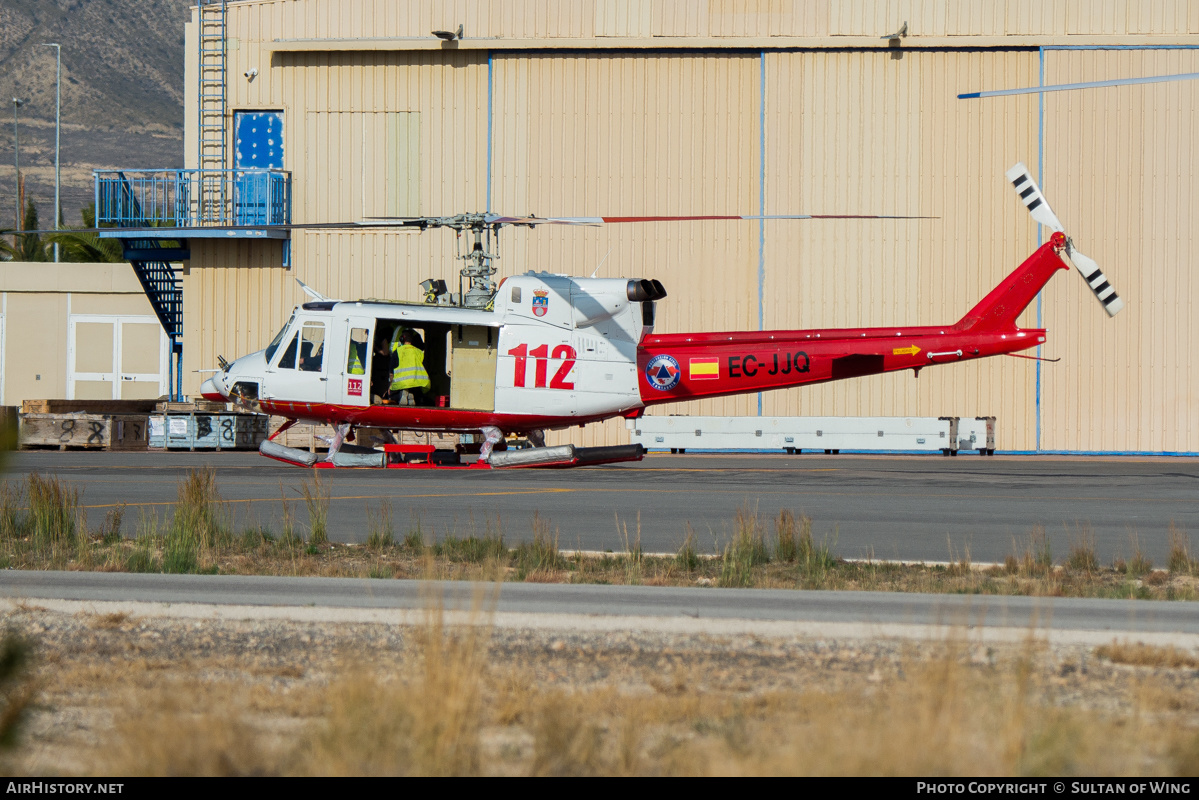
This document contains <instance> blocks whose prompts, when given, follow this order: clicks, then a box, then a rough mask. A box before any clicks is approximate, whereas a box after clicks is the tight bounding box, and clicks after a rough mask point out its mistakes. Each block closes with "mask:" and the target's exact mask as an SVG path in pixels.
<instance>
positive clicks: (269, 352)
mask: <svg viewBox="0 0 1199 800" xmlns="http://www.w3.org/2000/svg"><path fill="white" fill-rule="evenodd" d="M295 318H296V312H295V311H292V312H291V318H290V319H288V320H287V324H286V325H284V326H283V327H282V328H280V329H279V332H278V333H276V334H275V338H274V339H271V343H270V344H268V345H267V346H266V363H268V364H269V363H271V358H272V357H273V356H274V355H275V351H276V350H278V349H279V342H281V341H283V334H285V333H287V329H288V328H290V327H291V323H292V320H294V319H295Z"/></svg>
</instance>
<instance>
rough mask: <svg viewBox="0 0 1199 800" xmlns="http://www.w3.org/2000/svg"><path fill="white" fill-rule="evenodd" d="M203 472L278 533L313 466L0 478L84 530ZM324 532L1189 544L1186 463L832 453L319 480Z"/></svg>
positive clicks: (1159, 550) (251, 461)
mask: <svg viewBox="0 0 1199 800" xmlns="http://www.w3.org/2000/svg"><path fill="white" fill-rule="evenodd" d="M203 465H212V466H213V467H215V468H216V470H217V476H218V485H219V488H220V491H221V494H222V495H223V497H224V498H225V499H226V500H227V501H228V502H229V505H230V508H231V510H232V511H233V513H234V515H235V522H236V525H237V526H238V527H239V528H240V527H244V526H246V525H250V524H257V525H265V526H268V527H273V528H274V529H276V530H277V529H278V528H279V524H280V523H279V521H280V519H281V516H282V505H281V500H280V498H281V497H286V499H287V501H288V503H289V504H290V506H291V508H292V513H293V514H294V515H295V517H296V519H297V520H298V522H299V526H300V527H301V528H302V527H303V525H304V524H305V522H306V520H307V518H308V517H307V511H306V510H305V507H304V501H303V498H302V496H301V494H300V487H301V486H302V484H303V483H304V482H305V481H310V480H311V479H312V476H313V472H312V471H309V470H303V469H300V468H295V467H288V466H285V465H283V464H279V463H277V462H274V461H270V460H268V459H265V458H263V457H261V456H259V455H258V454H256V453H207V454H204V453H103V452H78V451H76V452H61V453H60V452H25V453H17V454H14V455H13V456H12V457H11V458H10V459H9V462H8V463H7V465H6V470H5V471H6V473H7V475H8V478H9V480H13V479H21V478H23V476H24V475H26V474H27V473H29V472H33V471H37V472H40V473H42V474H55V475H57V476H59V477H60V478H61V479H63V480H65V481H67V482H69V483H70V484H72V485H74V486H76V487H78V489H79V490H80V493H81V502H82V504H83V505H84V506H85V507H86V509H87V513H88V518H89V523H90V524H91V525H92V526H96V525H98V524H99V522H100V520H101V519H102V518H103V515H104V514H105V513H107V512H108V511H109V510H110V509H111V508H113V507H114V506H115V505H117V504H119V503H127V504H129V506H130V508H129V511H128V513H127V514H126V522H125V526H124V531H125V532H126V533H127V534H129V535H132V534H134V533H136V528H137V522H138V515H139V513H140V514H151V513H156V514H159V515H166V514H169V513H170V510H171V506H172V505H173V503H174V501H175V498H176V493H177V489H178V484H179V481H180V479H181V478H182V477H183V476H185V475H186V474H187V472H188V470H190V469H193V468H196V467H199V466H203ZM321 478H322V479H323V480H325V481H327V482H328V486H329V489H330V492H331V496H332V502H331V505H330V509H329V529H330V537H331V538H332V539H334V540H336V541H355V542H360V541H364V540H365V539H366V537H367V534H368V524H369V523H368V511H369V512H371V513H377V512H378V510H379V508H380V506H381V505H383V504H388V505H390V508H391V515H392V519H393V520H394V525H395V530H396V534H397V536H402V535H403V534H404V533H405V532H406V531H408V530H409V529H412V528H414V527H415V526H416V525H417V524H419V526H420V529H421V531H422V533H423V534H424V536H425V537H426V539H429V538H432V537H434V536H436V537H441V536H444V535H446V534H453V535H457V536H466V535H469V534H471V533H472V532H473V533H477V534H481V533H484V532H486V531H487V530H489V529H490V530H496V529H499V530H502V531H503V534H504V536H505V539H506V540H507V541H510V542H516V541H519V540H521V539H526V538H530V537H531V536H532V530H533V519H534V515H536V516H537V517H539V518H540V519H541V520H544V521H545V522H547V523H548V524H549V525H550V526H551V527H552V529H554V530H557V531H558V534H559V541H560V545H561V546H562V547H563V548H564V549H574V548H579V549H584V550H607V549H611V550H615V551H619V550H621V549H623V546H624V545H623V536H624V533H625V531H626V530H627V533H628V536H629V538H630V539H633V540H635V539H636V537H637V535H638V531H640V538H641V546H642V548H643V549H644V550H645V551H647V552H667V551H673V550H675V549H676V548H677V547H678V545H679V544H680V543H681V542H682V540H683V536H684V523H686V522H690V523H691V525H692V526H693V527H694V528H695V530H696V532H697V534H698V536H699V543H700V546H701V548H702V549H705V550H709V551H710V550H712V549H714V548H721V547H723V544H724V542H726V541H727V539H728V538H729V536H730V535H731V533H732V531H733V529H734V519H735V517H736V514H737V511H738V509H739V508H749V509H753V510H756V511H757V513H758V514H759V515H761V516H763V517H766V518H771V517H773V516H774V515H775V514H776V513H777V512H778V511H779V510H780V509H791V510H793V511H794V512H796V513H797V514H798V513H806V514H808V515H809V516H811V517H812V519H813V520H814V530H815V533H816V535H817V538H820V537H828V538H829V540H830V541H832V542H833V543H834V550H835V552H836V553H837V554H839V555H841V556H844V557H849V558H854V557H865V556H871V555H873V556H874V557H876V558H886V559H900V560H926V561H945V560H951V559H954V560H956V559H959V558H961V557H962V556H963V555H964V554H966V553H967V552H968V553H969V556H970V557H971V558H972V559H973V560H974V561H976V562H979V561H1002V560H1003V558H1004V556H1005V555H1007V554H1009V553H1011V552H1013V550H1014V549H1020V548H1022V547H1023V546H1024V543H1025V542H1026V541H1027V540H1028V537H1029V532H1030V530H1031V529H1032V528H1033V526H1037V525H1041V526H1044V528H1045V530H1046V531H1047V533H1048V535H1049V539H1050V542H1051V545H1052V549H1053V553H1054V555H1055V557H1056V558H1061V557H1063V556H1065V554H1066V553H1067V552H1068V550H1069V545H1070V541H1071V539H1072V537H1076V536H1077V535H1078V531H1079V530H1081V529H1082V528H1085V527H1089V528H1090V529H1091V530H1093V532H1094V535H1095V539H1096V541H1097V544H1098V551H1099V557H1100V559H1101V560H1102V561H1104V562H1109V561H1111V560H1112V559H1113V558H1115V557H1117V556H1125V557H1127V556H1129V555H1131V553H1132V550H1133V547H1134V545H1133V543H1132V539H1133V537H1135V538H1136V539H1137V540H1138V541H1139V546H1140V547H1141V549H1142V550H1143V551H1144V552H1145V553H1146V554H1147V555H1148V556H1149V557H1150V558H1151V559H1152V560H1153V561H1154V563H1155V564H1158V565H1164V563H1165V560H1166V555H1167V552H1168V529H1169V526H1170V524H1171V523H1174V524H1175V525H1177V526H1178V527H1179V528H1181V529H1183V530H1185V531H1190V532H1199V459H1189V458H1098V457H1077V458H1065V457H1047V456H1040V457H1014V456H1009V457H1004V456H995V457H992V458H982V457H978V456H960V457H958V458H944V457H941V456H848V455H845V456H829V455H801V456H786V455H781V454H778V455H775V454H771V455H727V456H725V455H721V456H716V455H676V456H671V455H654V456H649V457H647V458H646V459H645V460H644V461H643V462H640V463H637V464H623V465H612V466H605V467H594V468H585V469H574V470H509V471H499V470H496V471H484V470H478V471H474V470H472V471H469V472H468V471H458V472H447V471H431V470H411V471H401V470H340V471H334V470H330V471H324V472H322V474H321Z"/></svg>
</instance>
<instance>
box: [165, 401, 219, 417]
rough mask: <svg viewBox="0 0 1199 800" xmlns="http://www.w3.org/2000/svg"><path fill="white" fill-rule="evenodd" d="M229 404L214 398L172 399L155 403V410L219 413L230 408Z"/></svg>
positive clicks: (184, 412) (172, 412)
mask: <svg viewBox="0 0 1199 800" xmlns="http://www.w3.org/2000/svg"><path fill="white" fill-rule="evenodd" d="M229 406H230V404H229V403H217V402H214V401H212V400H189V401H187V402H186V403H177V402H175V401H173V400H171V401H163V402H161V403H155V405H154V409H153V410H154V411H157V412H158V413H159V414H191V413H193V412H195V413H198V414H218V413H220V412H222V411H227V410H229Z"/></svg>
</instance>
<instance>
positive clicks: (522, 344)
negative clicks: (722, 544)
mask: <svg viewBox="0 0 1199 800" xmlns="http://www.w3.org/2000/svg"><path fill="white" fill-rule="evenodd" d="M1006 175H1007V179H1008V180H1009V181H1011V182H1012V184H1013V186H1014V188H1015V190H1016V192H1017V194H1018V195H1019V197H1020V198H1021V200H1022V201H1023V202H1024V204H1025V206H1026V207H1027V208H1028V210H1029V212H1030V213H1031V215H1032V216H1033V218H1034V219H1035V220H1036V221H1037V222H1039V223H1041V224H1043V225H1046V226H1047V227H1048V228H1050V229H1051V230H1052V231H1053V234H1052V235H1051V236H1050V238H1049V240H1048V241H1047V242H1046V243H1045V244H1043V245H1041V246H1040V247H1039V248H1038V249H1037V250H1036V251H1035V252H1033V253H1032V254H1031V255H1030V256H1029V257H1028V258H1027V259H1026V260H1025V261H1024V262H1023V263H1022V264H1021V265H1020V266H1019V267H1017V268H1016V269H1015V270H1014V271H1013V272H1011V274H1009V275H1008V276H1007V277H1006V278H1005V279H1003V280H1002V281H1001V282H1000V283H999V284H998V285H997V286H996V287H995V288H994V289H993V290H992V291H991V292H990V293H988V294H987V295H986V296H985V297H984V298H983V299H982V300H980V301H979V302H978V303H977V304H976V305H975V306H974V307H973V308H971V309H970V310H969V311H968V312H967V313H966V314H965V315H964V316H963V317H962V318H961V319H960V320H958V321H957V322H955V323H952V324H948V325H934V326H921V327H908V326H903V327H875V328H842V329H813V330H776V331H732V332H706V333H657V332H655V330H654V323H655V303H656V302H657V301H659V300H661V299H662V298H664V297H666V289H665V287H664V286H663V285H662V284H661V283H660V282H659V281H657V280H654V279H650V278H632V279H629V278H619V279H617V278H596V277H571V276H567V275H559V274H551V273H548V272H528V273H525V274H522V275H513V276H509V277H506V278H504V279H502V280H500V281H499V282H498V283H497V282H496V281H495V280H494V276H495V273H496V267H495V265H494V259H495V257H496V256H495V252H494V250H495V248H497V247H498V240H499V234H500V231H501V229H502V228H504V227H506V226H510V225H520V226H530V227H531V226H538V225H599V224H607V223H613V222H637V221H648V220H666V219H670V220H676V219H763V218H767V219H815V218H819V217H817V216H816V215H812V216H800V215H795V216H786V217H729V216H719V217H713V216H707V217H548V218H543V217H510V216H500V215H493V214H461V215H457V216H453V217H420V218H402V219H367V220H363V221H362V222H361V223H358V224H361V225H363V226H371V227H380V226H399V227H414V228H417V229H419V230H421V231H424V230H427V229H432V228H449V229H452V230H454V231H455V232H456V234H457V238H458V242H459V248H460V249H459V253H458V257H459V258H460V259H461V260H462V261H463V263H464V266H463V267H462V269H461V272H460V278H459V287H458V288H459V291H458V292H456V293H451V292H450V291H449V287H448V286H447V284H446V282H445V281H444V280H434V279H430V280H427V281H425V282H424V283H422V284H421V287H422V288H423V289H424V290H425V293H426V294H425V298H424V302H418V303H414V302H398V301H381V300H354V301H344V300H337V299H332V298H328V297H325V296H324V295H322V294H320V293H319V292H317V291H316V290H314V289H312V288H311V287H308V286H305V285H304V284H303V283H301V284H300V286H301V288H302V289H303V290H304V291H305V292H306V293H307V294H308V296H309V297H310V298H311V299H310V301H309V302H305V303H303V304H302V305H300V306H297V307H296V308H295V309H294V311H293V312H292V314H291V318H290V319H289V320H288V322H287V323H286V324H285V325H284V326H283V328H282V329H281V330H280V331H279V333H278V334H277V335H276V336H275V337H274V339H273V340H272V341H271V343H270V344H269V345H268V346H267V347H266V348H265V349H263V350H260V351H258V352H256V353H251V354H249V355H245V356H242V357H240V358H237V359H236V360H234V361H232V362H227V361H226V360H225V359H224V358H222V357H218V360H219V363H220V365H221V368H220V370H218V371H217V372H216V374H214V375H213V376H212V377H210V378H208V379H207V380H206V381H205V382H204V383H203V386H202V387H201V394H202V395H203V396H204V397H205V398H206V399H208V400H213V401H220V402H233V403H235V404H237V405H239V406H242V407H245V408H249V409H251V410H254V411H259V412H262V413H268V414H272V415H277V416H281V417H283V418H284V419H285V420H286V421H285V422H284V424H283V425H282V426H281V427H280V428H279V429H278V430H277V431H276V432H275V434H273V435H272V436H271V437H270V439H268V440H267V441H265V442H264V443H263V445H262V447H261V448H260V452H261V453H262V454H263V455H265V456H267V457H270V458H273V459H276V460H279V461H283V462H286V463H292V464H298V465H302V466H310V467H321V468H329V467H413V466H419V467H438V466H440V467H446V468H465V469H472V468H473V469H481V468H488V469H490V468H501V467H530V466H551V467H563V466H578V465H582V464H598V463H614V462H620V461H635V460H640V459H641V457H642V456H643V455H644V450H643V449H642V447H641V446H640V445H624V446H614V447H591V448H581V447H574V446H573V445H563V446H559V447H545V446H544V435H543V432H544V431H545V430H546V429H562V428H568V427H572V426H576V425H579V426H582V425H586V424H588V423H591V422H597V421H600V420H605V419H610V418H614V417H624V418H626V419H636V418H638V417H639V416H641V415H642V414H643V413H644V412H645V410H646V409H647V408H648V407H650V406H654V405H658V404H661V403H668V402H679V401H686V400H695V399H700V398H711V397H720V396H725V395H735V394H743V393H757V392H763V391H768V390H772V389H783V388H789V387H794V386H803V385H807V384H813V383H822V382H828V381H836V380H843V379H847V378H856V377H862V376H866V375H874V374H879V373H884V372H895V371H899V370H912V371H913V373H915V374H919V372H920V370H922V369H924V368H926V367H930V366H936V365H941V364H954V363H960V362H963V361H969V360H972V359H977V358H986V357H989V356H996V355H1003V354H1015V353H1017V352H1018V351H1021V350H1026V349H1029V348H1033V347H1036V346H1038V345H1040V344H1043V343H1044V342H1045V336H1046V331H1045V330H1044V329H1022V328H1020V327H1018V325H1017V324H1016V321H1017V319H1018V317H1019V315H1020V313H1021V312H1022V311H1023V310H1024V309H1025V308H1026V307H1027V306H1028V305H1029V304H1030V303H1031V302H1032V300H1033V299H1034V298H1035V297H1036V296H1037V294H1038V293H1039V292H1040V291H1041V289H1042V287H1044V286H1045V284H1046V283H1047V282H1048V281H1049V280H1050V278H1051V277H1052V276H1053V275H1054V273H1055V272H1057V271H1058V270H1059V269H1060V270H1067V269H1069V267H1070V266H1071V265H1072V266H1074V267H1075V268H1076V269H1078V271H1079V272H1080V273H1081V274H1082V276H1083V278H1084V280H1086V282H1087V284H1088V286H1090V288H1091V290H1092V292H1093V293H1094V294H1095V296H1096V298H1097V299H1098V300H1099V302H1100V304H1101V305H1102V306H1103V307H1104V309H1105V310H1106V312H1107V313H1108V315H1109V316H1114V315H1115V314H1116V313H1117V312H1119V311H1120V309H1121V308H1123V306H1124V301H1123V299H1121V298H1120V297H1119V295H1118V294H1117V293H1116V291H1115V289H1114V288H1113V287H1112V286H1111V284H1110V283H1109V281H1108V280H1107V278H1106V276H1105V275H1104V273H1103V271H1102V270H1101V269H1100V268H1099V266H1098V264H1096V263H1095V262H1094V261H1093V260H1092V259H1090V258H1088V257H1087V256H1085V255H1084V254H1082V253H1080V252H1079V251H1078V250H1077V249H1076V248H1075V246H1074V243H1073V242H1072V241H1071V239H1070V238H1068V237H1067V236H1066V234H1065V229H1064V227H1063V226H1062V224H1061V221H1060V220H1059V219H1058V217H1057V216H1056V215H1055V214H1054V213H1053V211H1052V209H1051V208H1050V206H1049V203H1048V201H1047V200H1046V199H1045V197H1044V195H1043V194H1042V193H1041V190H1040V188H1039V187H1038V186H1037V184H1036V182H1035V181H1034V180H1033V179H1032V176H1031V175H1030V174H1029V171H1028V169H1027V167H1025V165H1024V164H1022V163H1021V164H1016V165H1015V166H1014V167H1012V168H1011V169H1010V170H1008V172H1007V173H1006ZM855 216H858V215H855ZM839 218H843V217H840V216H839ZM859 218H877V217H865V216H864V215H863V216H860V217H859ZM891 218H894V217H891ZM296 227H299V226H296ZM464 235H465V236H466V237H467V238H468V239H469V240H470V242H471V246H470V249H469V250H468V251H467V252H465V253H463V252H462V250H461V247H462V245H461V242H462V239H463V236H464ZM401 341H409V342H412V341H416V342H420V349H422V350H423V365H424V368H425V370H426V371H427V373H428V379H429V386H428V389H427V390H426V391H425V392H424V393H423V395H422V396H420V397H419V398H417V399H413V398H412V397H409V399H408V400H407V401H399V402H397V401H394V400H392V399H390V398H388V397H387V395H388V391H387V389H388V385H389V384H390V381H391V372H390V370H391V369H392V366H391V360H390V355H391V352H392V351H394V350H395V348H396V347H397V346H399V343H400V342H401ZM297 422H307V423H317V424H329V425H332V426H333V427H334V430H335V435H334V436H333V437H332V438H331V440H330V442H329V452H328V454H326V455H325V457H324V458H323V459H321V460H318V456H317V455H315V454H312V453H309V452H307V451H301V450H298V449H295V448H289V447H284V446H283V445H280V444H278V443H276V442H275V441H274V439H275V438H276V437H277V436H278V435H279V434H280V433H282V432H283V431H284V430H286V429H287V428H289V427H291V426H292V425H294V424H296V423H297ZM362 427H369V428H376V429H383V430H385V431H400V430H404V431H429V432H444V433H455V432H456V433H463V434H482V437H483V441H481V442H480V443H479V444H478V446H477V453H478V458H477V459H471V458H469V457H468V458H466V459H465V460H464V459H462V458H461V457H460V454H459V453H458V452H456V451H437V450H435V448H433V447H432V446H431V445H403V444H400V443H398V442H395V441H394V438H393V440H392V441H391V442H385V443H384V444H383V445H382V446H381V447H378V448H376V447H364V446H360V445H355V444H353V441H354V438H355V437H354V433H355V430H356V429H358V428H362ZM511 434H516V435H522V436H526V437H527V438H528V440H529V441H530V442H531V443H533V444H534V447H532V448H529V449H527V450H515V451H512V450H503V449H501V448H502V445H501V442H503V441H504V437H505V435H511ZM497 445H498V447H497ZM461 447H462V446H461V445H460V448H461ZM473 454H474V453H473V452H472V453H471V455H473Z"/></svg>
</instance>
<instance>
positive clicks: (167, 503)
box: [80, 489, 577, 508]
mask: <svg viewBox="0 0 1199 800" xmlns="http://www.w3.org/2000/svg"><path fill="white" fill-rule="evenodd" d="M573 491H577V490H575V489H528V490H525V491H508V492H460V493H438V494H404V495H392V494H354V495H338V496H336V497H330V498H329V500H330V502H332V501H333V500H421V499H425V498H436V497H493V496H496V495H520V494H562V493H565V492H573ZM282 499H283V498H281V497H249V498H240V499H237V500H221V501H220V502H222V503H278V502H280V501H282ZM288 502H289V503H290V502H294V501H293V500H292V499H291V498H288ZM122 505H126V506H173V505H177V503H176V502H172V501H169V500H154V501H151V502H148V503H99V504H96V505H84V506H80V508H117V507H119V506H122Z"/></svg>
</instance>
